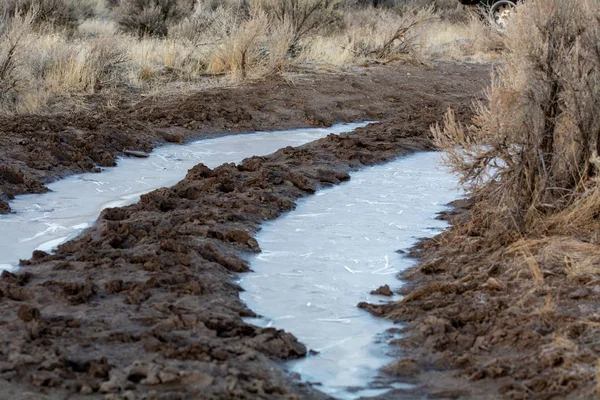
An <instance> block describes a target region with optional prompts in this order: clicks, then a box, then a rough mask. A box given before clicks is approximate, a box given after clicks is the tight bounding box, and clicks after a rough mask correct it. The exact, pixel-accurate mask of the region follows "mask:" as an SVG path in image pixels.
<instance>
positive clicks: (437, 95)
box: [0, 64, 491, 399]
mask: <svg viewBox="0 0 600 400" xmlns="http://www.w3.org/2000/svg"><path fill="white" fill-rule="evenodd" d="M490 69H491V67H490V66H486V65H467V64H435V65H431V66H423V65H415V66H410V65H399V64H395V65H388V66H378V67H372V68H363V69H355V70H353V71H351V72H348V73H344V74H307V75H296V76H288V77H286V78H285V79H283V78H281V77H279V78H274V79H272V80H268V81H261V82H256V83H254V84H249V85H245V86H241V87H237V88H230V89H223V88H221V89H214V90H204V91H198V92H196V93H192V94H187V95H182V94H171V95H165V96H154V97H150V98H144V97H142V96H141V95H140V94H139V93H136V92H127V93H123V98H124V99H125V100H124V101H123V102H122V104H120V105H119V106H118V108H117V110H113V109H111V110H109V109H106V108H104V107H103V106H102V104H103V101H104V99H102V98H101V97H99V96H97V97H93V96H92V97H90V98H89V99H88V110H87V111H85V112H80V113H76V114H50V115H40V116H27V117H4V118H2V119H1V120H0V126H1V127H2V128H1V132H0V157H1V158H2V160H3V164H2V166H1V167H0V168H1V169H0V178H1V180H0V190H1V191H2V192H3V200H4V202H3V203H1V204H2V206H3V208H4V211H6V212H8V211H9V207H8V205H9V204H10V202H9V200H10V199H11V198H12V197H13V196H15V195H19V194H24V193H40V192H43V191H44V190H46V189H45V187H44V184H45V183H48V182H50V181H52V180H55V179H59V178H61V177H64V176H66V175H69V174H72V173H77V172H82V171H98V172H100V171H101V170H102V168H106V167H110V166H113V165H114V164H115V157H116V156H118V155H120V154H122V152H123V150H141V151H151V150H152V148H153V147H155V146H158V145H160V144H162V143H165V142H175V143H184V142H186V141H188V140H191V139H197V138H202V137H212V136H214V135H223V134H237V133H244V132H251V131H257V130H275V129H287V128H298V127H307V126H329V125H331V124H333V123H336V122H350V121H360V120H377V121H379V122H377V123H374V124H371V125H369V126H367V127H365V128H362V129H359V130H357V131H355V132H353V133H349V134H343V135H340V136H339V137H338V136H333V135H331V136H328V137H326V138H324V139H321V140H318V141H316V142H313V143H310V144H307V145H305V146H302V147H299V148H285V149H281V150H279V151H277V152H276V153H274V154H272V155H269V156H266V157H253V158H250V159H247V160H245V161H244V162H243V163H241V164H240V165H237V166H236V165H233V164H225V165H223V166H220V167H218V168H215V169H214V170H210V169H209V168H207V167H205V166H203V165H198V166H196V167H194V168H193V169H191V170H190V171H189V172H188V174H187V176H186V178H185V179H184V180H182V181H181V182H179V183H178V184H177V185H175V186H174V187H172V188H162V189H158V190H156V191H153V192H151V193H148V194H146V195H144V196H142V198H141V200H140V202H139V203H137V204H134V205H131V206H127V207H123V208H110V209H106V210H105V211H103V212H102V214H101V216H100V217H99V219H98V222H97V223H96V224H95V225H94V226H93V227H92V228H89V229H87V230H86V231H85V232H84V233H83V234H82V235H81V236H80V237H78V238H77V239H75V240H72V241H70V242H67V243H65V244H63V245H61V246H60V247H59V249H58V251H57V252H56V253H55V254H47V253H43V252H39V251H38V252H35V253H34V254H33V256H32V258H31V259H30V260H23V261H22V263H21V264H22V268H21V269H20V271H19V272H18V273H16V274H11V273H7V272H5V273H4V274H3V275H2V277H1V279H0V296H1V297H0V309H1V310H2V311H1V312H0V393H3V394H4V395H5V398H12V399H14V398H19V397H21V398H26V397H27V396H30V397H31V396H33V397H34V398H40V397H44V396H45V397H47V398H63V397H65V396H68V395H71V396H75V397H74V398H76V397H77V396H92V397H94V396H95V397H99V398H102V397H103V396H107V398H134V397H133V396H134V394H135V396H136V397H135V398H148V399H154V398H156V399H179V398H181V399H183V398H190V397H192V398H193V397H197V396H200V394H202V398H219V399H225V398H232V399H233V398H236V399H239V398H315V399H319V398H325V397H326V396H324V395H322V394H321V393H319V392H318V391H316V390H314V389H313V388H311V387H306V386H305V385H302V384H299V383H298V382H297V381H296V380H294V379H293V378H291V377H288V376H286V375H285V374H284V373H283V372H281V370H280V369H278V368H277V366H276V362H277V361H279V360H284V359H290V358H296V357H303V356H305V354H306V352H307V349H306V348H305V346H304V345H302V344H301V343H299V342H298V341H297V340H296V338H295V337H294V336H293V335H292V334H291V333H286V332H283V331H278V330H275V329H272V328H257V327H255V326H252V325H249V324H246V323H245V322H243V320H242V317H244V316H252V315H254V314H253V312H252V311H251V310H249V309H247V308H246V307H245V305H244V304H243V303H242V302H241V301H240V299H239V297H238V292H239V291H240V288H239V287H238V286H237V285H236V284H234V283H233V282H234V280H235V277H236V274H237V273H239V272H243V271H247V270H248V265H247V264H246V263H245V262H244V261H243V258H242V255H243V253H244V252H256V251H260V249H259V248H258V244H257V242H256V241H255V240H254V238H253V235H254V233H255V232H256V231H257V230H258V229H259V228H260V223H261V222H263V221H266V220H269V219H273V218H276V217H277V216H278V215H280V214H281V213H283V212H285V211H288V210H291V209H293V208H294V202H295V200H297V199H298V198H300V197H303V196H306V195H310V194H312V193H314V192H315V191H316V190H318V189H319V188H321V187H326V186H330V185H335V184H338V183H340V182H343V181H345V180H348V179H349V178H350V176H349V172H351V171H353V170H356V169H359V168H361V167H362V166H365V165H373V164H377V163H382V162H385V161H389V160H391V159H393V158H395V157H398V156H401V155H403V154H407V153H410V152H413V151H419V150H428V149H432V142H431V138H430V135H429V127H430V125H431V124H432V123H435V122H438V121H440V120H441V118H442V116H443V114H444V112H445V110H446V109H447V108H448V107H453V108H454V109H455V110H456V112H457V115H458V116H459V117H460V118H461V119H462V120H464V121H467V120H469V118H470V115H471V111H470V105H471V102H472V101H473V100H476V99H482V98H483V88H484V87H485V85H486V84H487V82H488V81H489V76H490ZM391 284H392V285H393V286H395V285H394V283H393V282H391ZM367 308H368V307H367ZM372 311H373V310H372ZM419 368H420V367H419ZM415 393H416V392H415ZM415 395H416V394H415Z"/></svg>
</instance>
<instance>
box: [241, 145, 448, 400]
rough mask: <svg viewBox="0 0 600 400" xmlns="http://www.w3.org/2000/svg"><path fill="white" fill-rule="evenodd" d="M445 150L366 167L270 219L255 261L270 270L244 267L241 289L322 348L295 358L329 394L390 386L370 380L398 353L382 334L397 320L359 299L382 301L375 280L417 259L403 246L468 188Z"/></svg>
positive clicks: (389, 280)
mask: <svg viewBox="0 0 600 400" xmlns="http://www.w3.org/2000/svg"><path fill="white" fill-rule="evenodd" d="M439 157H440V155H439V154H437V153H421V154H415V155H412V156H409V157H405V158H403V159H399V160H397V161H395V162H392V163H390V164H387V165H385V166H379V167H374V168H368V169H365V170H362V171H359V172H356V173H354V174H353V175H352V178H351V179H350V181H349V182H345V183H343V184H341V185H338V186H335V187H333V188H330V189H326V190H323V191H321V192H319V193H320V194H323V195H322V196H317V197H314V196H313V197H311V198H310V197H309V198H308V201H307V200H300V201H299V202H298V205H297V207H296V210H295V211H292V212H290V213H288V214H286V215H284V216H283V217H281V218H279V219H277V220H275V221H272V222H268V223H266V224H264V225H263V228H262V230H261V231H260V232H259V234H258V237H257V240H258V243H259V245H260V247H261V249H262V250H263V252H266V253H268V254H269V256H268V257H262V256H261V255H260V254H259V255H255V256H251V257H250V259H249V261H250V265H251V267H252V269H253V270H254V271H256V273H258V274H267V275H269V278H268V279H248V278H249V277H250V276H252V273H249V274H246V275H243V277H242V279H241V281H240V284H241V286H242V287H243V288H244V289H245V292H242V293H241V294H240V296H241V297H242V299H243V300H244V301H245V302H246V303H247V304H248V306H249V307H250V308H251V309H252V310H254V311H255V312H256V313H258V314H260V315H264V316H265V318H269V320H268V321H269V322H270V323H271V324H272V326H274V327H276V328H278V329H285V330H286V331H288V332H291V333H293V334H294V335H295V336H296V337H297V338H298V339H299V340H300V341H301V342H303V343H304V344H305V345H306V346H307V347H308V348H312V349H315V350H317V351H319V352H320V353H319V354H316V355H314V356H311V357H307V358H304V359H301V360H297V361H293V362H289V363H287V364H286V365H287V366H288V368H289V369H290V370H292V371H293V372H297V373H299V374H300V375H301V376H302V379H303V380H305V381H309V382H319V383H321V385H320V386H319V390H322V391H324V392H326V393H327V394H329V395H332V396H334V397H336V398H340V399H355V398H358V397H360V396H363V395H365V396H366V395H376V394H380V393H384V392H385V391H387V390H389V389H390V387H387V388H379V387H377V388H375V387H370V385H369V382H370V381H371V380H373V379H374V378H375V376H376V374H377V370H378V369H379V368H380V367H382V366H384V365H385V364H386V363H388V362H391V361H392V360H391V358H389V357H387V356H386V354H385V353H386V350H385V346H382V345H381V344H379V345H377V344H375V341H376V340H377V339H378V337H379V335H381V334H382V333H383V332H384V331H385V330H386V329H387V328H390V327H392V326H393V324H392V323H391V322H390V321H387V320H382V319H376V318H374V317H373V316H371V315H370V314H369V313H368V312H366V311H364V310H360V309H358V308H357V307H356V305H357V304H358V303H359V302H361V301H365V300H367V301H373V300H370V299H371V295H370V294H369V293H370V291H371V290H372V289H373V288H377V287H379V286H382V285H385V284H390V285H393V286H395V287H397V286H398V281H397V280H396V278H395V276H396V275H397V274H398V273H399V272H400V271H401V270H402V269H404V268H406V267H408V266H410V265H411V263H412V261H411V260H410V259H409V258H407V257H404V256H402V255H401V254H397V253H395V251H396V250H398V249H399V248H408V247H410V246H411V245H412V244H413V243H414V242H415V239H414V238H413V236H417V237H424V236H432V235H434V234H435V231H433V230H431V229H427V228H429V227H432V226H433V227H435V228H436V230H440V229H442V228H444V227H445V226H446V223H445V222H443V221H438V220H434V219H433V217H434V216H435V215H436V213H437V212H439V211H441V210H443V206H442V205H443V204H446V203H448V202H450V201H452V200H454V199H455V198H457V196H458V193H457V191H456V179H455V178H454V177H452V176H451V175H449V174H448V173H447V172H445V171H443V170H441V169H439V168H438V167H437V166H436V161H437V159H438V158H439ZM407 171H408V173H407ZM382 192H384V193H382ZM348 199H352V202H351V203H349V202H348ZM313 216H317V217H316V218H315V217H313ZM307 232H309V234H307ZM307 254H310V257H306V256H305V255H307ZM298 270H301V271H302V274H297V273H296V271H298ZM257 293H265V295H264V296H260V297H258V296H254V295H253V294H257ZM267 293H268V294H267ZM397 298H398V297H395V298H394V299H397ZM375 301H383V299H378V300H375ZM286 310H290V311H291V310H293V312H294V318H293V319H292V318H290V319H276V318H275V317H276V316H278V315H281V314H282V313H284V312H285V311H286ZM350 316H351V317H350ZM381 340H383V339H381Z"/></svg>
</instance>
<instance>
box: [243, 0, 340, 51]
mask: <svg viewBox="0 0 600 400" xmlns="http://www.w3.org/2000/svg"><path fill="white" fill-rule="evenodd" d="M338 3H339V0H254V1H253V3H252V4H253V5H254V7H256V8H259V9H260V10H261V11H263V12H265V13H266V14H267V15H268V16H269V17H270V18H271V19H274V20H276V21H278V22H279V23H289V24H290V25H291V27H292V31H293V35H294V36H293V40H292V44H291V46H294V45H295V44H297V43H298V41H299V40H300V39H301V38H303V37H305V36H306V35H308V34H310V33H312V32H315V31H316V30H318V29H322V28H324V27H326V26H327V25H330V24H333V23H335V22H336V21H337V20H338V18H339V16H338V15H337V13H336V7H335V6H336V5H337V4H338Z"/></svg>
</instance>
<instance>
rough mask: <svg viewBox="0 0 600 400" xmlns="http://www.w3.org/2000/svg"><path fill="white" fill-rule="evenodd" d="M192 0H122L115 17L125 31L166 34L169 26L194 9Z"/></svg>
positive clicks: (143, 34)
mask: <svg viewBox="0 0 600 400" xmlns="http://www.w3.org/2000/svg"><path fill="white" fill-rule="evenodd" d="M193 8H194V3H193V1H192V0H121V1H120V3H119V6H118V7H117V8H116V9H115V10H114V15H113V17H114V19H115V22H116V23H117V25H118V26H119V28H120V29H121V30H122V31H123V32H127V33H133V34H136V35H138V36H139V37H142V36H145V35H148V36H166V35H167V34H168V32H169V27H170V26H171V25H172V24H175V23H177V22H179V21H180V20H181V19H182V18H183V17H184V16H185V15H186V14H189V13H191V12H192V11H193Z"/></svg>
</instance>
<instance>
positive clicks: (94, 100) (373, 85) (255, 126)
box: [0, 64, 489, 213]
mask: <svg viewBox="0 0 600 400" xmlns="http://www.w3.org/2000/svg"><path fill="white" fill-rule="evenodd" d="M488 70H489V68H488V67H482V66H472V65H458V64H440V65H436V66H434V67H423V66H421V67H414V66H400V65H396V66H393V67H391V68H390V67H376V68H369V69H360V70H356V71H354V72H351V73H346V74H314V75H311V74H307V75H297V76H294V77H292V78H290V79H289V80H284V79H282V78H278V77H274V78H273V79H270V80H268V81H263V82H258V83H255V84H252V85H247V86H242V87H237V88H215V89H207V90H202V91H198V92H192V93H190V94H186V95H182V94H170V95H156V96H153V97H149V98H148V97H143V96H142V93H139V92H136V91H135V90H129V91H127V92H123V93H120V101H119V102H117V105H116V106H115V105H112V103H111V101H113V102H114V100H113V97H110V98H108V97H107V98H104V97H102V96H101V95H93V96H90V97H89V98H87V99H86V104H85V108H84V110H83V111H78V112H73V113H69V114H51V115H27V116H18V117H0V160H2V164H1V165H0V213H6V212H9V211H10V208H9V205H8V204H9V203H7V201H8V200H10V199H11V198H13V197H14V196H15V195H19V194H23V193H43V192H44V191H45V190H47V189H46V188H45V186H44V184H46V183H49V182H52V181H54V180H56V179H59V178H61V177H64V176H66V175H69V174H72V173H78V172H91V171H100V170H101V169H102V168H104V167H110V166H114V165H115V161H116V160H115V157H116V156H119V155H122V154H123V151H124V150H137V151H144V152H148V151H151V150H152V148H153V147H155V146H157V145H160V144H162V143H165V142H173V143H183V142H185V141H188V140H191V139H198V138H202V137H209V136H214V135H222V134H234V133H243V132H253V131H265V130H281V129H290V128H300V127H308V126H329V125H331V124H332V123H335V122H354V121H364V120H385V119H387V118H389V117H390V116H392V115H394V114H396V113H405V114H407V115H408V113H411V112H413V107H414V104H418V105H419V106H420V107H422V108H423V109H424V111H427V110H428V109H429V110H434V109H436V107H437V106H438V105H439V101H438V98H440V99H445V101H447V102H448V103H449V104H453V103H454V102H455V101H459V99H456V100H455V99H453V95H454V94H453V93H454V92H455V93H457V94H460V93H465V92H468V91H472V92H477V90H475V91H473V90H472V89H474V86H476V87H477V89H479V87H480V86H481V85H482V82H483V81H482V80H483V78H485V76H486V75H487V73H488V72H487V71H488ZM474 81H477V83H476V84H475V85H474V84H473V82H474ZM477 93H479V92H477ZM413 103H414V104H413Z"/></svg>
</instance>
